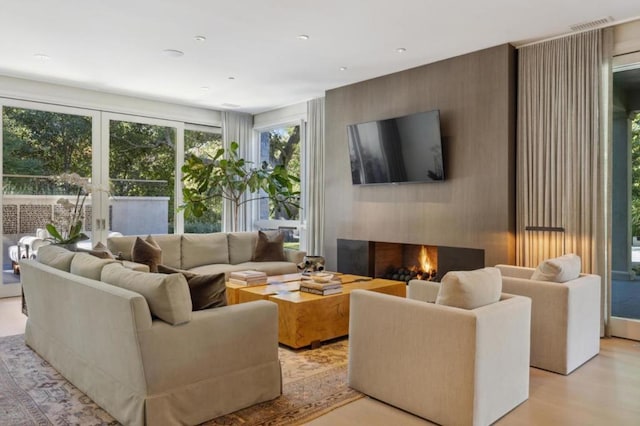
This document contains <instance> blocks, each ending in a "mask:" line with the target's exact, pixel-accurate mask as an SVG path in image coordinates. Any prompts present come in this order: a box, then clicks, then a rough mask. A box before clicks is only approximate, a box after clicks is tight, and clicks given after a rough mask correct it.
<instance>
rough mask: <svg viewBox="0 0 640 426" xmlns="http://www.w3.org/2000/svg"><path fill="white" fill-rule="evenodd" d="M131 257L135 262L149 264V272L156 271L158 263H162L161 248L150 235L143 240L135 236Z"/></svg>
mask: <svg viewBox="0 0 640 426" xmlns="http://www.w3.org/2000/svg"><path fill="white" fill-rule="evenodd" d="M131 258H132V259H133V261H134V262H136V263H142V264H143V265H147V266H149V271H150V272H158V265H160V264H161V263H162V249H161V248H160V246H158V243H156V241H155V240H154V239H153V237H152V236H151V235H149V236H148V237H147V238H146V239H144V240H143V239H142V238H140V237H137V238H136V240H135V242H134V243H133V249H132V251H131Z"/></svg>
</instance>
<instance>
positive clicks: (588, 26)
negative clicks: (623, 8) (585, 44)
mask: <svg viewBox="0 0 640 426" xmlns="http://www.w3.org/2000/svg"><path fill="white" fill-rule="evenodd" d="M611 22H613V18H612V17H611V16H607V17H606V18H600V19H596V20H594V21H589V22H583V23H582V24H575V25H571V26H570V27H569V28H571V31H585V30H593V29H595V28H600V27H602V26H604V25H606V24H608V23H611Z"/></svg>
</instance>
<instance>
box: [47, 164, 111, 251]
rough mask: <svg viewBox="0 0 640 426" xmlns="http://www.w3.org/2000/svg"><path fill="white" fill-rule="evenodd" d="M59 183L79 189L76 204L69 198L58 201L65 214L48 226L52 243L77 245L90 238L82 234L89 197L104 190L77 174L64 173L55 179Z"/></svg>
mask: <svg viewBox="0 0 640 426" xmlns="http://www.w3.org/2000/svg"><path fill="white" fill-rule="evenodd" d="M55 180H56V181H57V182H60V183H65V184H68V185H72V186H75V187H76V188H78V189H77V193H76V202H75V204H74V203H72V202H71V201H69V199H67V198H60V199H59V200H58V201H57V204H59V205H60V206H61V207H62V209H63V212H62V214H60V215H59V216H58V217H57V218H56V220H54V222H53V223H49V224H47V225H46V228H47V231H48V232H49V235H51V237H50V238H48V240H49V241H51V242H52V243H54V244H75V243H77V242H79V241H83V240H88V239H89V237H88V236H87V235H86V234H84V233H83V232H82V221H83V220H84V203H85V201H86V200H87V197H88V196H89V195H90V194H91V192H92V191H94V190H102V188H98V187H97V186H93V185H91V182H90V181H89V179H87V178H83V177H82V176H80V175H79V174H77V173H63V174H61V175H60V176H57V177H56V178H55Z"/></svg>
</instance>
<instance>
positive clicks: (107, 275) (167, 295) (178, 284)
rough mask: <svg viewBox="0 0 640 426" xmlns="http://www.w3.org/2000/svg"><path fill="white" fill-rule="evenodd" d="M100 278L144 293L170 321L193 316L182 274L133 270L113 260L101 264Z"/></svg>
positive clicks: (153, 307)
mask: <svg viewBox="0 0 640 426" xmlns="http://www.w3.org/2000/svg"><path fill="white" fill-rule="evenodd" d="M100 278H101V280H102V281H103V282H105V283H107V284H111V285H115V286H116V287H121V288H125V289H127V290H131V291H135V292H136V293H139V294H141V295H142V296H144V298H145V299H146V300H147V304H148V305H149V310H150V311H151V313H152V314H153V315H155V316H156V317H158V318H160V319H161V320H163V321H166V322H168V323H169V324H173V325H177V324H182V323H185V322H188V321H190V320H191V308H192V307H191V296H190V295H189V286H188V285H187V280H186V279H185V278H184V276H183V275H182V274H171V275H165V274H154V273H145V272H138V271H132V270H131V269H127V268H125V267H124V266H122V265H121V264H118V263H112V264H109V265H106V266H105V267H104V268H102V275H101V277H100Z"/></svg>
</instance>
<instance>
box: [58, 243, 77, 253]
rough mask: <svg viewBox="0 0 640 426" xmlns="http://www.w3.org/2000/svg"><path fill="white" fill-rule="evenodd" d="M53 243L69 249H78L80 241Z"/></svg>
mask: <svg viewBox="0 0 640 426" xmlns="http://www.w3.org/2000/svg"><path fill="white" fill-rule="evenodd" d="M53 245H55V246H58V247H62V248H65V249H67V250H69V251H78V243H68V244H61V243H54V244H53Z"/></svg>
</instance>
